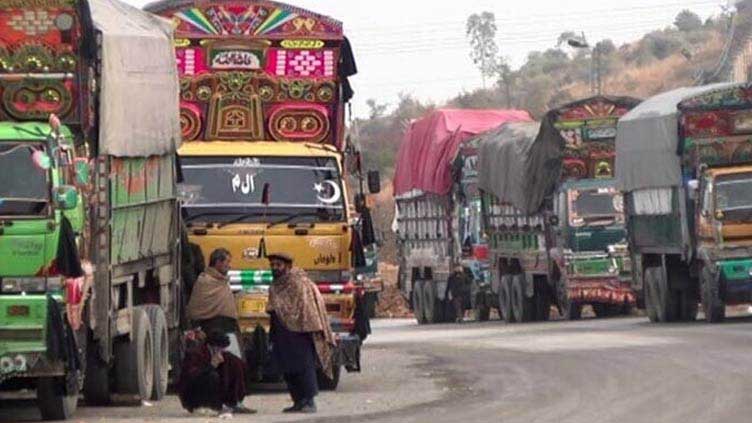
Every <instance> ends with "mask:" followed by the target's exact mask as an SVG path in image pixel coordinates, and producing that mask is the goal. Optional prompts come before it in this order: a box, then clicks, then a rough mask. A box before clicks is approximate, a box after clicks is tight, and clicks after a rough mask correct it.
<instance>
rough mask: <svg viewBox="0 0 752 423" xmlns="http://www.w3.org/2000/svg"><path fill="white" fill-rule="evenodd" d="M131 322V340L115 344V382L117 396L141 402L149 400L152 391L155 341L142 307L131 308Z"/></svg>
mask: <svg viewBox="0 0 752 423" xmlns="http://www.w3.org/2000/svg"><path fill="white" fill-rule="evenodd" d="M132 321H133V325H132V326H131V338H132V339H131V340H128V339H127V338H126V339H123V340H120V341H119V342H116V343H115V348H114V352H115V381H116V386H117V391H118V392H119V393H121V394H126V395H133V396H137V397H138V398H139V400H140V401H143V400H145V399H148V398H150V397H151V393H152V390H153V389H154V348H152V339H154V337H153V336H152V328H151V323H150V322H149V316H148V315H147V314H146V311H145V310H144V309H143V308H142V307H133V318H132ZM140 401H139V402H140Z"/></svg>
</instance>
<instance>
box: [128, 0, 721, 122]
mask: <svg viewBox="0 0 752 423" xmlns="http://www.w3.org/2000/svg"><path fill="white" fill-rule="evenodd" d="M124 1H125V2H126V3H130V4H132V5H134V6H138V7H141V6H143V5H145V4H147V3H149V2H150V0H124ZM283 1H284V2H286V3H289V4H293V5H296V6H300V7H303V8H306V9H309V10H312V11H315V12H318V13H322V14H325V15H329V16H331V17H334V18H336V19H338V20H340V21H342V22H343V23H344V28H345V33H346V35H347V36H348V37H349V38H350V41H351V42H352V45H353V50H354V52H355V58H356V61H357V64H358V70H359V73H358V75H356V76H355V77H354V78H353V80H352V82H353V86H354V88H355V93H356V94H355V99H354V100H353V112H354V113H355V115H356V116H361V117H362V116H366V115H367V114H368V107H367V106H366V100H368V99H371V98H372V99H375V100H376V101H377V103H379V104H386V105H387V106H388V107H393V106H395V105H396V104H397V102H398V99H399V95H400V94H410V95H413V96H415V97H416V98H418V99H420V100H422V101H432V102H435V103H438V104H441V103H442V102H443V101H445V100H447V99H449V98H451V97H454V96H455V95H456V94H458V93H460V92H462V91H471V90H473V89H476V88H479V87H481V86H482V85H483V82H482V78H481V76H480V73H479V72H478V70H477V68H476V67H475V65H473V62H472V60H470V55H469V53H470V47H469V43H468V40H467V37H466V35H465V22H466V20H467V17H468V16H470V15H471V14H473V13H481V12H483V11H489V12H493V13H494V14H495V16H496V22H497V26H498V34H497V43H498V44H499V48H500V50H501V54H502V55H504V56H505V57H507V58H508V59H509V60H510V61H511V64H512V65H513V67H515V68H516V67H519V66H520V65H522V64H523V63H524V62H525V58H526V57H527V54H528V53H529V52H530V51H534V50H545V49H547V48H550V47H554V46H555V44H556V40H557V38H558V36H559V34H561V33H562V32H565V31H576V32H584V33H585V36H586V38H587V39H588V40H589V41H590V42H591V43H592V44H594V43H595V42H597V41H599V40H602V39H605V38H609V39H611V40H613V41H614V42H615V43H616V44H617V45H620V44H623V43H625V42H630V41H634V40H636V39H639V38H640V37H641V36H642V35H644V34H645V33H647V32H649V31H651V30H654V29H659V28H663V27H666V26H670V25H671V24H672V23H673V20H674V17H675V16H676V15H677V14H678V13H679V12H680V11H681V10H683V9H690V10H692V11H693V12H695V13H697V14H698V15H700V17H702V18H703V20H704V19H706V18H708V17H710V16H713V15H717V14H719V13H720V12H721V6H725V5H727V4H728V0H684V1H681V0H598V1H596V0H567V1H562V0H525V1H509V0H455V1H446V0H369V1H364V0H283Z"/></svg>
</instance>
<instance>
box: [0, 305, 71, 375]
mask: <svg viewBox="0 0 752 423" xmlns="http://www.w3.org/2000/svg"><path fill="white" fill-rule="evenodd" d="M47 310H48V299H47V297H46V296H44V295H0V383H2V382H3V381H4V380H8V379H11V378H34V377H42V376H60V375H63V374H64V373H65V369H64V366H62V364H61V363H58V362H50V361H49V360H48V359H47V355H46V352H47V339H46V335H45V334H46V331H47V329H46V327H47V318H48V314H47Z"/></svg>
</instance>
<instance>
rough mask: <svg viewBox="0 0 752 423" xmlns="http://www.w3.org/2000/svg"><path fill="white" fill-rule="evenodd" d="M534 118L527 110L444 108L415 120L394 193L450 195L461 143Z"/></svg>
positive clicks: (401, 156)
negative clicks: (512, 123) (502, 126)
mask: <svg viewBox="0 0 752 423" xmlns="http://www.w3.org/2000/svg"><path fill="white" fill-rule="evenodd" d="M531 120H532V117H531V116H530V113H528V112H526V111H524V110H455V109H442V110H436V111H434V112H431V113H430V114H429V115H427V116H424V117H422V118H420V119H418V120H415V121H413V122H412V123H411V124H410V128H408V130H407V132H406V133H405V138H404V141H403V142H402V146H401V147H400V150H399V154H398V155H397V167H396V168H395V170H394V195H396V196H399V195H402V194H405V193H408V192H410V191H413V190H420V191H422V192H425V193H433V194H440V195H444V194H447V193H448V192H449V190H450V189H451V187H452V178H451V163H452V161H453V160H454V158H455V156H456V155H457V150H458V149H459V146H460V145H461V144H462V143H464V142H465V141H467V140H468V139H470V138H472V137H474V136H476V135H478V134H480V133H483V132H485V131H487V130H489V129H491V128H495V127H497V126H499V125H502V124H504V123H506V122H518V121H531Z"/></svg>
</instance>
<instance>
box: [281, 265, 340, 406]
mask: <svg viewBox="0 0 752 423" xmlns="http://www.w3.org/2000/svg"><path fill="white" fill-rule="evenodd" d="M267 257H268V258H269V262H270V264H271V269H272V275H273V276H274V282H273V283H272V286H271V288H270V289H269V305H268V307H267V312H268V313H269V314H270V315H271V333H270V340H271V344H272V358H273V359H274V360H275V361H276V363H277V366H278V368H279V369H280V372H281V373H282V375H283V376H284V379H285V382H286V383H287V388H288V391H289V392H290V396H291V397H292V401H293V405H292V407H289V408H286V409H284V410H283V411H284V412H285V413H294V412H298V413H315V412H316V403H315V402H314V398H315V397H316V395H317V394H318V382H317V380H316V368H317V367H319V368H321V369H322V371H323V372H324V374H326V375H327V376H328V377H332V372H333V368H332V364H333V363H332V356H333V353H334V347H335V346H336V344H335V340H334V335H333V334H332V329H331V327H330V326H329V318H328V317H327V314H326V306H325V305H324V298H323V297H322V296H321V293H320V292H319V289H318V287H317V286H316V284H314V283H313V282H312V281H311V280H310V279H308V276H307V275H306V273H305V272H304V271H303V270H301V269H298V268H293V266H292V257H290V256H289V255H287V254H284V253H278V254H269V255H268V256H267Z"/></svg>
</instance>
